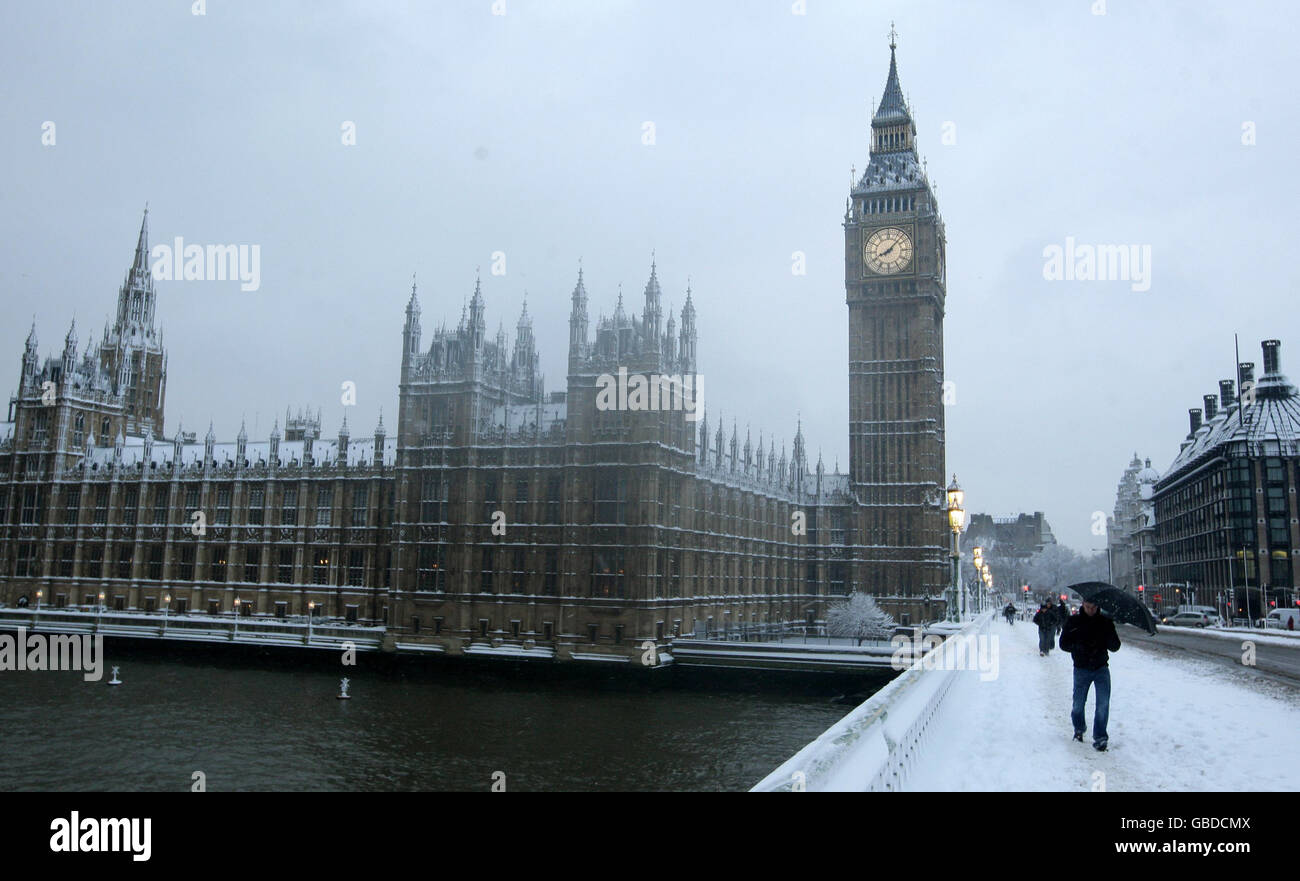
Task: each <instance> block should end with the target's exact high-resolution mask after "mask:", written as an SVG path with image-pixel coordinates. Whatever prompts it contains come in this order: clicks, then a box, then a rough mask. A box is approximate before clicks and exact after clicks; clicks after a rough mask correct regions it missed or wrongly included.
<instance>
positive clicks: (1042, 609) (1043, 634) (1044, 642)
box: [1034, 600, 1056, 658]
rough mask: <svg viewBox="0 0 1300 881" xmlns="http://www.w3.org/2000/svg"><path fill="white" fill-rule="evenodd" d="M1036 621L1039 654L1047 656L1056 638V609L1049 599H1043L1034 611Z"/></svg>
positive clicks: (1043, 656) (1042, 656) (1041, 656)
mask: <svg viewBox="0 0 1300 881" xmlns="http://www.w3.org/2000/svg"><path fill="white" fill-rule="evenodd" d="M1034 623H1035V624H1037V625H1038V656H1039V657H1040V658H1045V657H1047V653H1048V652H1050V651H1051V650H1052V641H1053V640H1055V639H1056V610H1055V609H1053V608H1052V605H1051V603H1049V602H1048V601H1047V600H1043V602H1042V604H1041V605H1040V606H1039V607H1038V611H1037V612H1035V613H1034Z"/></svg>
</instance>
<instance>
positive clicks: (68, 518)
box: [63, 486, 81, 526]
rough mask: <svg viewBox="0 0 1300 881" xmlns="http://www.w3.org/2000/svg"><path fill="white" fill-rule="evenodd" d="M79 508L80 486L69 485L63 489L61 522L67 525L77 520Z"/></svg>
mask: <svg viewBox="0 0 1300 881" xmlns="http://www.w3.org/2000/svg"><path fill="white" fill-rule="evenodd" d="M80 509H81V487H79V486H70V487H68V488H67V489H65V490H64V491H63V522H64V523H66V524H68V525H69V526H71V525H73V524H75V523H76V522H77V513H78V511H80Z"/></svg>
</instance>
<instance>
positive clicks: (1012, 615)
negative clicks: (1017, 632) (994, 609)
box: [1002, 603, 1016, 626]
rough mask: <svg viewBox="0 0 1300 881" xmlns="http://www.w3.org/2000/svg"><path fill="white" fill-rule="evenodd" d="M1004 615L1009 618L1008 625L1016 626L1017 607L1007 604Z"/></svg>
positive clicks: (1003, 611)
mask: <svg viewBox="0 0 1300 881" xmlns="http://www.w3.org/2000/svg"><path fill="white" fill-rule="evenodd" d="M1002 614H1003V615H1005V616H1006V617H1007V623H1008V624H1011V625H1013V626H1014V625H1015V623H1016V607H1015V606H1014V605H1012V604H1011V603H1007V607H1006V608H1005V609H1003V610H1002Z"/></svg>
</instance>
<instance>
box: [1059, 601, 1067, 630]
mask: <svg viewBox="0 0 1300 881" xmlns="http://www.w3.org/2000/svg"><path fill="white" fill-rule="evenodd" d="M1069 620H1070V610H1069V609H1067V608H1066V607H1065V603H1058V604H1057V606H1056V626H1057V627H1061V628H1064V627H1065V622H1066V621H1069Z"/></svg>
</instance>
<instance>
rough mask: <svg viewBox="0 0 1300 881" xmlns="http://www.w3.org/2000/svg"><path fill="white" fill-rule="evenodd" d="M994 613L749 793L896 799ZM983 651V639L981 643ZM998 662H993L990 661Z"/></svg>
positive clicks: (936, 651) (975, 666) (970, 625)
mask: <svg viewBox="0 0 1300 881" xmlns="http://www.w3.org/2000/svg"><path fill="white" fill-rule="evenodd" d="M992 620H993V613H991V612H990V613H986V614H985V615H982V616H981V617H979V618H977V619H976V620H974V621H972V622H970V623H968V624H967V625H965V626H964V627H962V628H961V629H960V630H956V631H954V632H953V634H952V636H950V637H949V638H947V639H945V640H944V641H943V643H942V644H940V645H939V646H937V647H935V648H933V649H931V650H930V651H929V652H927V653H926V654H925V656H924V657H923V658H922V659H921V660H920V661H918V662H916V663H915V664H914V665H913V666H912V667H910V668H909V669H907V670H905V671H904V672H903V673H902V674H900V675H899V676H898V677H897V678H896V679H894V681H893V682H890V683H889V684H888V685H886V686H885V687H884V688H882V689H881V690H880V691H878V692H877V693H876V694H874V695H872V696H871V698H870V699H868V700H867V701H866V702H865V703H863V704H862V705H861V706H859V707H857V708H856V709H854V710H853V711H852V712H850V713H849V714H848V715H847V716H845V717H844V718H843V719H841V720H840V721H838V722H836V723H835V724H834V725H832V726H831V727H830V728H828V729H827V730H826V731H825V732H824V733H822V735H821V736H820V737H818V738H817V739H816V740H814V741H813V742H812V743H810V744H808V745H807V746H805V747H804V748H803V749H801V750H799V752H797V753H795V755H794V756H793V757H791V758H790V759H789V760H787V761H786V762H785V763H784V764H782V765H781V766H780V767H778V768H777V769H776V770H775V771H773V772H772V773H771V774H768V775H767V776H766V777H764V778H763V779H762V780H760V781H759V782H758V783H757V784H756V785H755V786H754V787H753V788H752V789H751V790H750V791H751V792H798V791H804V790H807V791H813V792H815V791H825V792H896V791H898V790H899V789H901V788H902V786H903V784H904V783H905V782H906V780H907V777H908V775H909V774H910V772H911V769H912V768H913V767H915V765H916V763H917V762H918V761H920V757H921V752H922V749H923V747H924V746H925V744H926V743H927V742H928V740H929V738H930V735H931V733H932V732H933V730H934V728H935V725H936V723H937V722H938V721H939V719H940V717H941V714H942V711H943V707H944V698H945V697H946V696H947V694H948V690H949V689H950V688H951V687H952V684H953V682H955V681H956V678H957V676H958V675H960V674H961V673H962V672H973V671H976V670H979V669H981V667H980V665H979V664H978V663H972V662H971V658H972V653H973V652H974V651H975V645H976V641H977V638H978V637H980V636H981V635H985V634H986V633H987V631H988V628H989V624H990V623H991V622H992ZM980 644H981V646H986V645H987V638H986V639H985V640H981V641H980ZM995 663H996V659H995Z"/></svg>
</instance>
